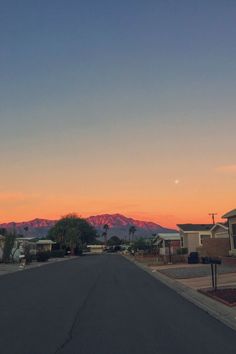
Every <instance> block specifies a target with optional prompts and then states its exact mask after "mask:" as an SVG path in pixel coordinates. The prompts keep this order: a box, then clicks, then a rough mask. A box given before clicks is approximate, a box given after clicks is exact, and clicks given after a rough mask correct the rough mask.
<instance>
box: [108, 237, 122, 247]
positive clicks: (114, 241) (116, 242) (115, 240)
mask: <svg viewBox="0 0 236 354" xmlns="http://www.w3.org/2000/svg"><path fill="white" fill-rule="evenodd" d="M107 244H108V246H119V245H120V244H121V239H119V237H117V236H112V237H111V238H110V239H109V240H108V242H107Z"/></svg>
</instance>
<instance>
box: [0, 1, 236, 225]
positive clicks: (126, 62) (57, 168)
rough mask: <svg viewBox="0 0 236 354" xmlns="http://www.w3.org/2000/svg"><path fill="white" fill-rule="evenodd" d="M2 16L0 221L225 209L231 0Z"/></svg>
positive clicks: (189, 214)
mask: <svg viewBox="0 0 236 354" xmlns="http://www.w3.org/2000/svg"><path fill="white" fill-rule="evenodd" d="M69 4H70V5H68V4H66V3H65V2H64V1H59V2H55V1H49V2H45V1H43V2H41V3H40V4H38V5H37V6H34V4H32V3H30V2H27V6H22V7H21V6H12V5H11V3H7V2H4V5H3V8H2V14H3V15H2V17H1V24H0V26H1V39H2V41H1V43H2V46H1V54H2V55H1V56H0V64H1V66H0V67H1V69H0V70H1V82H0V92H1V116H0V121H1V139H0V158H1V166H2V173H1V185H0V203H1V205H0V222H5V221H12V220H25V219H32V218H34V217H44V218H59V217H60V216H62V215H65V214H67V213H68V212H70V211H75V212H77V213H78V214H81V215H84V216H86V215H91V214H102V213H114V212H117V211H118V212H119V213H121V214H124V215H128V216H131V217H135V218H139V219H140V218H141V219H144V220H151V221H154V222H158V223H160V224H163V225H166V226H168V227H174V226H175V225H176V224H177V223H188V222H192V223H207V222H210V220H211V218H210V216H209V215H208V214H209V213H212V212H214V213H217V214H218V215H217V217H216V220H219V221H220V220H221V216H222V215H223V214H224V213H225V212H227V211H228V210H230V209H234V208H235V205H236V203H235V188H234V187H235V181H236V159H235V134H234V132H235V128H236V120H235V111H236V106H235V96H236V87H235V80H236V71H235V60H236V50H235V47H234V46H233V45H232V43H233V42H234V41H235V30H234V28H235V21H234V20H235V17H234V14H235V11H236V7H235V4H233V3H232V2H227V3H224V4H223V3H220V2H217V3H214V6H213V5H212V3H211V2H208V1H207V2H203V1H200V2H198V3H197V4H196V3H195V2H194V1H185V0H184V1H182V2H181V3H180V4H179V5H178V6H177V5H175V4H174V3H172V2H171V1H170V2H165V1H150V3H149V4H146V3H144V2H143V3H139V4H136V5H135V4H133V2H132V1H128V2H126V1H121V2H119V3H113V4H111V3H110V4H109V3H108V2H107V1H106V0H102V1H100V2H99V4H97V3H96V2H94V1H92V2H91V7H90V6H88V5H87V4H86V3H84V2H83V1H82V2H77V1H74V0H70V1H69Z"/></svg>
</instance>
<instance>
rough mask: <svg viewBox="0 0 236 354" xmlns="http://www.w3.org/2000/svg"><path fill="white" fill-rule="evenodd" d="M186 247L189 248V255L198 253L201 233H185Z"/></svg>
mask: <svg viewBox="0 0 236 354" xmlns="http://www.w3.org/2000/svg"><path fill="white" fill-rule="evenodd" d="M183 238H184V247H186V248H188V253H190V252H196V248H197V247H199V233H198V232H193V233H184V237H183Z"/></svg>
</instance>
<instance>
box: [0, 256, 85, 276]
mask: <svg viewBox="0 0 236 354" xmlns="http://www.w3.org/2000/svg"><path fill="white" fill-rule="evenodd" d="M77 258H79V256H74V257H71V258H58V259H57V260H56V261H54V262H39V263H38V264H34V265H28V266H25V267H24V268H20V266H19V267H18V268H17V269H15V270H13V271H9V272H6V273H4V274H0V278H1V277H4V276H5V275H10V274H15V273H18V272H21V271H27V270H33V269H38V268H41V267H44V266H49V265H52V264H58V263H61V262H66V261H72V260H74V259H77Z"/></svg>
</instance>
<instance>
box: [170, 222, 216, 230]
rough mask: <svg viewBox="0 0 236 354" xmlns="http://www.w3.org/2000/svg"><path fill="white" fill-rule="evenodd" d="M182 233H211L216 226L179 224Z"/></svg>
mask: <svg viewBox="0 0 236 354" xmlns="http://www.w3.org/2000/svg"><path fill="white" fill-rule="evenodd" d="M177 226H178V227H179V228H180V229H181V230H182V231H184V232H187V231H190V232H194V231H197V232H198V231H210V230H211V229H212V227H213V226H214V224H178V225H177Z"/></svg>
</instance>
